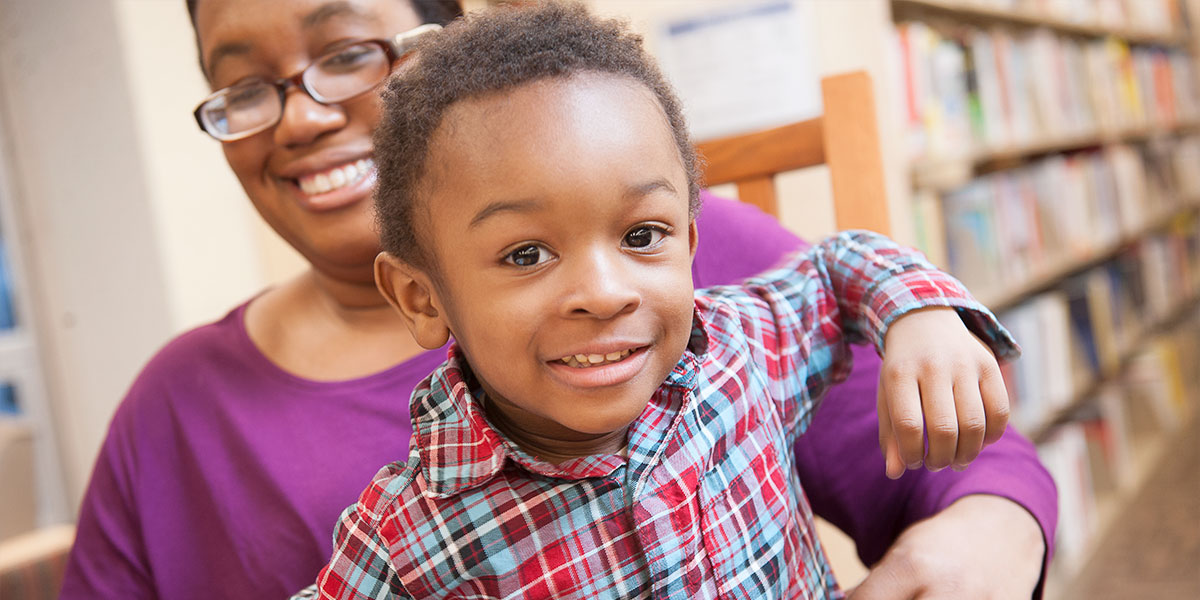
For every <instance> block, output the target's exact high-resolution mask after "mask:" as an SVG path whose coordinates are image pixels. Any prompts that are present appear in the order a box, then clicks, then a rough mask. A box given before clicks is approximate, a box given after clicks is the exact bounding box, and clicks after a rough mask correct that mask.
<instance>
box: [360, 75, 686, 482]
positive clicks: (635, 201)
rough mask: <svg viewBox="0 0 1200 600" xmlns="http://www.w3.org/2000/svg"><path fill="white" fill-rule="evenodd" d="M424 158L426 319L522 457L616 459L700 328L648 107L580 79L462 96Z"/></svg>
mask: <svg viewBox="0 0 1200 600" xmlns="http://www.w3.org/2000/svg"><path fill="white" fill-rule="evenodd" d="M427 160H428V165H429V166H428V168H427V172H426V174H425V175H424V177H423V178H422V180H421V182H420V183H419V184H418V185H419V186H420V187H421V188H422V193H421V194H419V197H420V200H419V202H420V203H421V206H420V207H418V209H417V213H416V214H417V215H418V216H417V219H418V221H419V222H417V223H415V225H416V229H417V230H418V231H419V232H420V234H419V235H420V237H421V243H422V244H424V246H425V248H427V249H428V250H429V252H428V254H429V255H430V256H431V258H432V259H433V260H432V263H433V266H431V267H430V268H429V269H428V272H427V273H424V275H423V276H421V275H418V276H417V277H416V279H417V280H421V279H424V280H425V281H427V282H428V283H427V285H426V288H427V289H428V290H429V300H428V302H429V310H428V311H425V312H426V314H423V315H418V316H417V319H418V321H421V322H423V323H425V324H426V326H428V325H429V324H430V323H436V324H439V325H438V326H440V327H442V328H444V329H443V331H445V332H447V333H451V334H453V335H454V336H455V338H456V339H457V341H458V343H459V345H460V347H461V349H462V352H463V354H464V355H465V356H466V357H467V360H468V362H469V363H470V365H471V370H472V371H473V372H474V374H475V376H476V377H477V378H478V379H479V381H480V384H481V386H482V387H483V389H484V392H485V393H486V406H487V410H488V414H489V417H490V418H491V419H492V421H493V422H494V423H496V424H497V426H498V427H499V428H500V429H501V430H502V431H504V433H505V434H507V435H508V436H509V437H510V438H512V439H513V441H515V442H517V443H518V444H519V445H521V446H522V447H524V448H525V449H526V450H527V451H530V452H532V453H533V454H536V455H539V456H542V457H544V458H547V459H548V460H560V459H566V458H570V457H572V456H582V455H587V454H594V453H597V452H615V451H617V450H619V449H620V447H621V446H622V445H623V444H624V434H625V429H626V427H627V426H628V425H629V424H630V423H631V422H632V421H633V420H635V419H636V418H637V417H638V415H639V414H641V412H642V410H643V409H644V408H645V406H646V403H647V401H649V399H650V398H651V396H652V395H653V394H654V392H655V391H656V390H657V389H658V387H659V386H660V385H661V384H662V382H663V381H664V379H665V378H666V376H667V375H668V373H670V371H671V369H672V368H674V366H675V365H676V363H677V362H678V361H679V359H680V357H681V356H682V355H683V352H684V349H685V347H686V345H687V340H688V337H689V335H690V332H691V326H692V314H693V300H692V280H691V270H690V265H691V257H692V252H693V250H694V248H695V241H696V238H695V232H694V228H693V227H692V224H691V218H690V215H689V210H688V181H687V178H686V175H685V172H684V169H683V166H682V163H681V159H680V157H679V151H678V149H677V146H676V144H675V141H674V138H673V136H672V133H671V130H670V128H669V126H668V124H667V121H666V118H665V116H664V115H663V112H662V110H661V109H660V108H659V105H658V103H657V101H656V99H655V97H654V95H653V94H652V93H651V92H650V91H649V89H647V88H646V87H645V86H643V85H642V84H640V83H637V82H634V81H633V80H629V79H624V78H620V77H614V76H610V75H604V74H594V73H585V74H579V75H575V76H572V77H570V78H565V79H552V80H543V81H538V82H535V83H531V84H526V85H523V86H520V87H518V88H516V89H514V90H511V91H507V92H505V93H503V94H492V95H487V96H483V97H479V98H474V99H470V100H466V101H462V102H459V103H457V104H455V105H453V106H451V107H450V108H449V109H448V110H447V112H446V114H445V118H444V120H443V121H442V123H441V125H439V127H438V129H437V131H436V132H435V133H434V135H433V138H432V144H431V148H430V153H429V156H428V159H427ZM388 271H389V270H388V269H385V272H388ZM390 272H392V273H395V272H398V270H392V271H390ZM382 279H388V277H387V276H384V277H383V278H382ZM383 285H384V286H385V287H386V286H387V285H388V283H386V282H385V283H384V284H383ZM385 293H386V294H387V295H389V296H393V297H395V296H399V295H403V294H402V293H399V292H397V291H395V290H393V291H392V292H390V293H389V292H386V291H385ZM400 304H403V302H400ZM433 313H436V315H434V314H433ZM422 319H423V321H422ZM414 327H415V328H414V331H416V330H417V329H420V327H421V325H420V324H418V325H415V326H414ZM434 329H436V327H435V328H434ZM420 337H421V336H420V335H418V338H420ZM437 337H438V336H437V335H434V336H432V338H431V339H429V343H436V342H437V341H438V340H437V339H436V338H437Z"/></svg>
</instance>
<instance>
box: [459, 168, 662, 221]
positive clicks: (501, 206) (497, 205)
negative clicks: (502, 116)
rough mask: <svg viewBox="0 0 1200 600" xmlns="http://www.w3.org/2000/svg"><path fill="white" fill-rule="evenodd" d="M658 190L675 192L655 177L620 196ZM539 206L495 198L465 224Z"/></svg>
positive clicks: (634, 197)
mask: <svg viewBox="0 0 1200 600" xmlns="http://www.w3.org/2000/svg"><path fill="white" fill-rule="evenodd" d="M660 190H661V191H665V192H669V193H672V194H674V193H675V192H676V190H675V186H673V185H671V182H669V181H667V180H666V179H655V180H653V181H647V182H646V183H642V184H638V185H633V186H629V187H628V188H626V190H625V193H624V194H621V197H622V198H624V199H625V200H626V201H632V200H638V199H641V198H645V197H646V196H649V195H650V194H652V193H654V192H657V191H660ZM541 206H542V202H541V201H540V200H536V199H533V198H527V199H524V200H497V201H495V202H491V203H489V204H488V205H487V206H485V207H483V209H481V210H480V211H479V212H478V213H475V216H474V217H473V218H472V219H471V222H470V224H468V225H467V227H468V229H469V228H473V227H477V226H478V225H479V224H480V223H482V222H484V221H486V220H487V219H488V218H490V217H492V216H493V215H495V214H497V213H502V212H516V213H528V212H533V211H535V210H537V209H538V208H540V207H541Z"/></svg>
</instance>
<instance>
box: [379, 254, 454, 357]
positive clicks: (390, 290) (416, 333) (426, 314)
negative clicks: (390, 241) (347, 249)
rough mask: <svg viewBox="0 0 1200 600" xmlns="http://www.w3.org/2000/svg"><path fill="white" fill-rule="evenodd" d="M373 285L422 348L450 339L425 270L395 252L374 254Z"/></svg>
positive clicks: (440, 344) (434, 345) (447, 327)
mask: <svg viewBox="0 0 1200 600" xmlns="http://www.w3.org/2000/svg"><path fill="white" fill-rule="evenodd" d="M375 287H377V288H379V293H380V294H383V297H384V298H386V299H387V301H388V304H391V305H392V308H395V309H396V311H397V312H399V313H400V316H401V317H403V318H404V324H405V325H408V330H409V331H410V332H412V336H413V339H415V340H417V343H418V344H420V345H421V347H423V348H428V349H430V350H432V349H434V348H440V347H442V346H444V345H445V344H446V342H447V341H448V340H449V339H450V328H449V326H448V325H447V324H446V321H445V319H444V315H443V311H442V310H441V302H440V301H439V299H438V297H437V291H436V288H435V287H434V286H433V281H432V280H431V279H430V277H429V274H428V273H426V272H424V271H423V270H421V269H418V268H416V267H414V266H413V265H410V264H409V263H407V262H405V261H403V260H401V259H399V258H397V257H396V256H394V255H392V254H390V253H387V252H380V253H379V255H378V256H376V257H375Z"/></svg>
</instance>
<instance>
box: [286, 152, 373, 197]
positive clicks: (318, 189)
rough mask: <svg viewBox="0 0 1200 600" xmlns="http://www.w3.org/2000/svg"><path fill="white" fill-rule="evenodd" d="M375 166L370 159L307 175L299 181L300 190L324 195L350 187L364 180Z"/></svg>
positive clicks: (310, 193) (309, 193)
mask: <svg viewBox="0 0 1200 600" xmlns="http://www.w3.org/2000/svg"><path fill="white" fill-rule="evenodd" d="M374 166H375V162H374V161H372V160H371V159H369V158H362V159H359V160H357V161H355V162H353V163H350V164H347V165H342V166H339V167H334V168H332V169H328V170H326V171H323V172H321V173H314V174H311V175H305V176H303V177H301V178H299V179H298V180H297V183H298V184H299V185H300V190H301V191H303V192H304V193H305V194H308V195H310V196H311V195H314V194H324V193H326V192H330V191H333V190H336V189H338V188H341V187H344V186H347V185H350V184H352V183H355V182H357V181H358V180H360V179H362V178H363V177H364V176H366V175H367V173H368V172H370V170H371V168H372V167H374Z"/></svg>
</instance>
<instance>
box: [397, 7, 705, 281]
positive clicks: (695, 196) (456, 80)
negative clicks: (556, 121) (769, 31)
mask: <svg viewBox="0 0 1200 600" xmlns="http://www.w3.org/2000/svg"><path fill="white" fill-rule="evenodd" d="M416 56H417V58H416V59H415V60H414V61H413V64H412V65H411V66H410V67H408V68H405V69H403V70H401V71H399V72H398V73H397V74H396V75H393V76H392V79H390V80H389V81H388V84H387V88H386V89H385V91H384V94H383V98H384V106H383V112H382V114H381V116H380V122H379V125H378V126H377V127H376V129H375V163H376V166H377V171H378V176H379V179H378V185H377V187H376V191H375V207H376V220H377V224H378V227H379V231H380V238H381V241H382V244H383V249H384V250H385V251H387V252H389V253H391V254H392V255H394V256H396V257H398V258H400V259H401V260H404V261H405V262H408V263H410V264H413V265H416V266H418V267H422V268H429V267H432V266H434V265H433V262H432V260H431V259H432V256H430V255H429V253H428V252H427V250H426V249H424V248H423V247H422V244H421V240H420V238H419V237H418V235H417V228H418V224H419V220H418V219H417V218H416V216H417V214H418V212H417V209H416V208H415V206H416V205H417V204H418V202H417V200H416V199H417V198H418V197H419V195H421V194H422V190H421V181H422V178H423V177H424V176H425V175H426V173H427V169H426V165H427V162H428V158H429V150H430V139H431V138H432V137H433V134H434V132H435V131H436V130H437V128H438V126H439V124H440V123H441V121H442V118H443V116H444V115H445V113H446V111H447V109H449V108H450V106H451V105H453V104H454V103H456V102H459V101H462V100H465V99H469V98H474V97H479V96H483V95H486V94H492V93H496V92H503V91H505V90H509V89H512V88H515V87H517V86H521V85H525V84H528V83H532V82H535V81H540V80H546V79H566V78H568V77H570V76H572V75H575V74H579V73H601V74H610V75H615V76H619V77H625V78H628V79H630V80H633V81H636V82H638V83H641V84H642V85H645V86H646V87H647V88H649V90H650V92H651V93H653V94H654V96H655V98H656V99H657V100H658V103H659V105H660V106H661V107H662V110H663V113H664V115H665V116H666V120H667V123H668V125H669V127H670V129H671V132H672V134H673V136H674V140H675V144H676V146H677V148H678V150H679V155H680V159H681V162H682V164H683V168H684V171H685V175H686V177H687V180H688V194H689V214H691V215H692V216H694V215H695V214H696V211H697V209H698V208H699V194H700V165H699V159H698V158H697V156H696V151H695V148H694V147H693V146H692V143H691V140H690V139H689V137H688V133H687V125H686V124H685V122H684V118H683V111H682V108H681V105H680V102H679V100H678V98H677V97H676V96H675V92H674V91H673V90H672V89H671V86H670V85H669V84H668V83H667V81H666V79H665V78H664V77H663V75H662V73H661V72H660V71H659V69H658V67H657V66H656V65H655V62H654V60H653V59H652V58H651V57H650V56H649V55H648V54H647V53H646V51H645V49H644V48H643V47H642V38H641V36H639V35H637V34H634V33H632V32H630V31H629V30H628V27H627V26H626V24H624V23H621V22H618V21H615V20H610V19H600V18H598V17H594V16H592V15H590V14H588V12H587V10H586V9H585V8H584V7H583V6H582V5H579V4H567V3H560V2H546V3H542V4H536V5H532V6H529V5H521V6H510V7H505V6H500V7H495V8H491V9H487V10H484V11H479V12H473V13H471V14H470V15H468V16H467V17H466V18H465V19H459V20H457V21H454V22H453V23H451V24H450V25H449V26H447V27H446V29H444V30H442V31H441V32H438V33H436V34H433V35H429V36H427V37H426V38H425V39H424V40H422V41H421V42H420V43H419V46H418V48H417V54H416Z"/></svg>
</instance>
